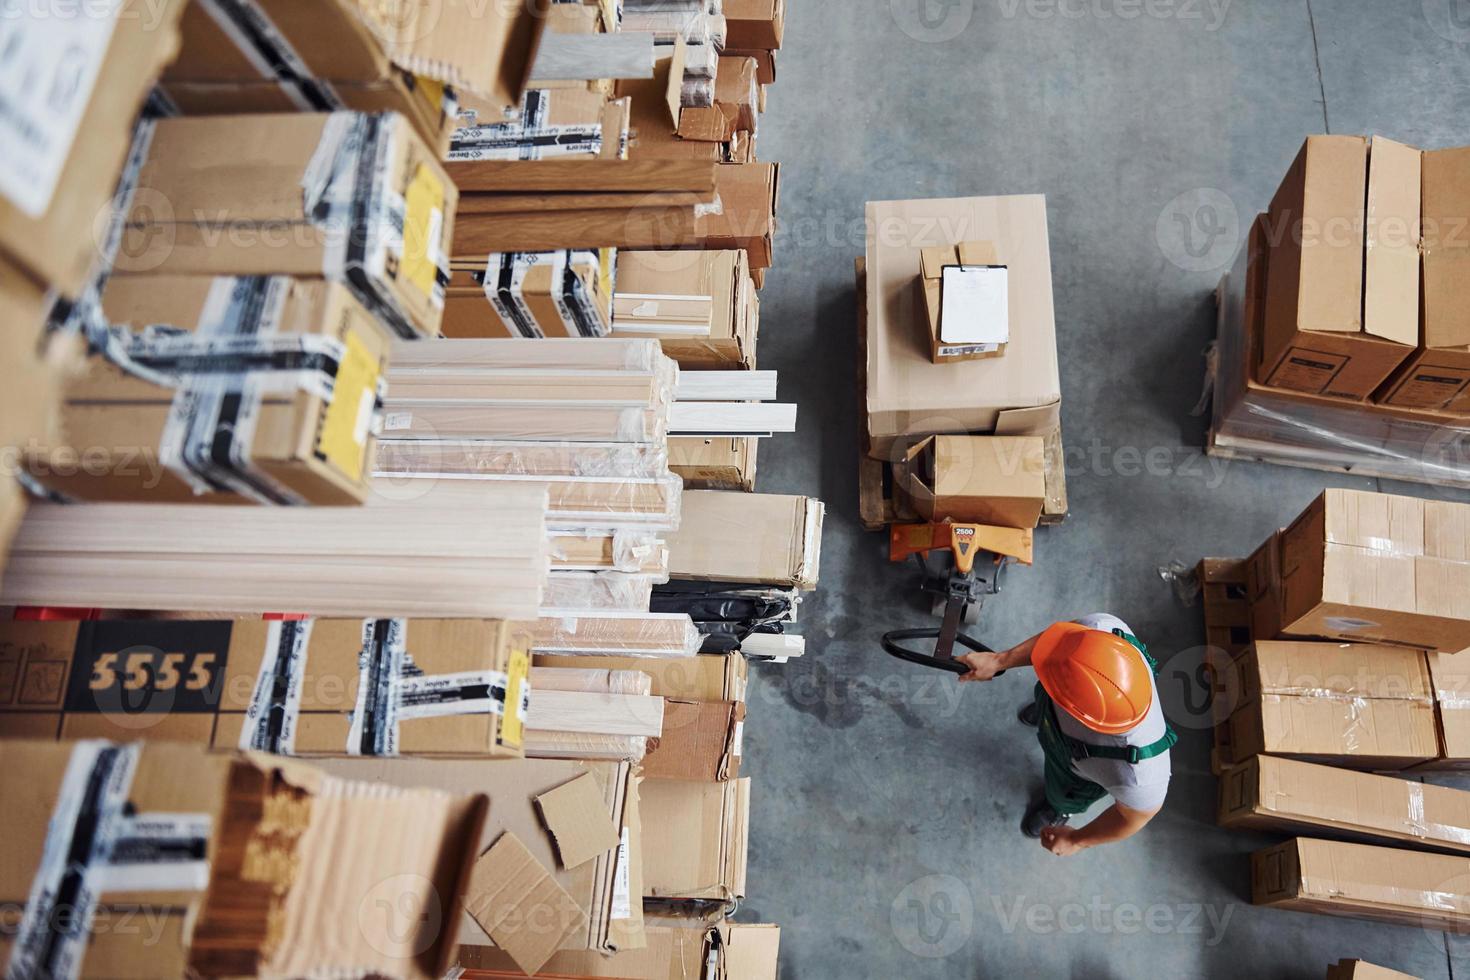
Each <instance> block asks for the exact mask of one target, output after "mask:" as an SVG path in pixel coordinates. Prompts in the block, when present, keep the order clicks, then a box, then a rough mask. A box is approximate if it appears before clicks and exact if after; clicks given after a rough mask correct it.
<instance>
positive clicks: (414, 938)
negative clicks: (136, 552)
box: [0, 739, 485, 980]
mask: <svg viewBox="0 0 1470 980" xmlns="http://www.w3.org/2000/svg"><path fill="white" fill-rule="evenodd" d="M0 770H3V771H4V772H5V774H6V777H7V779H10V780H13V781H14V782H15V784H16V785H23V786H25V787H26V792H25V793H24V794H19V795H17V794H10V795H9V796H8V798H7V804H8V805H7V806H6V807H4V810H3V813H0V898H3V900H4V903H5V907H6V909H7V910H9V911H8V913H7V922H6V925H7V928H6V929H5V930H4V931H3V933H0V963H6V962H7V961H8V963H9V973H10V975H14V976H37V977H40V976H46V977H50V976H73V975H79V976H82V977H97V978H107V980H148V978H154V977H177V976H184V975H189V976H326V975H333V976H342V975H348V974H351V975H359V974H372V975H382V976H396V977H405V978H425V980H428V978H433V977H439V976H442V975H443V973H444V971H445V970H446V969H447V968H448V966H449V965H450V964H451V963H452V961H453V959H452V957H453V953H454V943H453V936H452V934H450V933H448V932H447V931H446V930H443V929H442V928H441V921H442V920H441V917H440V916H439V915H437V914H428V915H422V914H421V913H423V912H424V911H425V910H429V909H434V910H438V909H450V908H453V907H454V906H455V904H456V903H457V902H458V900H459V897H460V896H461V895H462V894H463V893H464V891H465V888H466V887H467V885H468V881H469V872H470V862H469V853H470V852H469V847H470V846H471V845H472V844H473V842H474V841H475V840H476V839H478V837H479V834H480V829H481V826H482V824H483V822H484V819H485V798H484V796H483V795H481V794H480V793H479V792H478V791H477V790H475V789H473V788H467V789H465V790H463V791H462V792H460V793H454V794H451V793H444V792H438V791H433V790H419V789H394V790H391V791H386V792H385V791H384V790H383V789H382V788H378V789H377V790H376V792H373V791H370V790H368V789H367V788H366V787H363V786H360V785H358V784H354V783H345V782H342V781H340V780H331V779H329V778H328V777H326V776H325V775H324V774H323V773H321V772H320V771H318V770H316V769H314V768H313V767H310V766H306V765H304V764H301V763H297V762H292V761H289V760H278V759H270V758H269V757H267V756H262V755H253V756H249V757H245V758H233V759H232V758H230V757H227V756H222V755H211V754H209V753H207V752H205V750H204V749H203V748H202V747H199V746H187V745H177V744H170V743H167V742H149V743H131V744H129V745H126V746H118V745H114V744H112V743H109V742H100V741H86V742H62V743H57V742H49V743H43V742H32V741H25V740H15V739H6V740H3V741H0ZM89 784H91V785H90V787H89ZM89 788H94V789H95V790H96V792H95V793H88V789H89ZM88 804H92V805H91V806H89V805H88ZM113 835H115V837H116V840H117V843H116V844H114V845H113V848H112V857H111V858H110V859H95V858H94V859H93V860H91V861H87V860H86V859H85V858H84V859H83V860H81V861H75V860H72V861H65V860H62V858H64V857H65V855H66V854H67V853H68V852H70V853H74V854H75V853H81V854H84V855H85V854H88V853H90V852H89V850H87V849H86V843H84V841H86V840H87V838H88V837H90V838H92V840H96V839H97V838H98V837H102V838H103V839H105V838H106V836H113ZM68 845H70V847H68ZM48 850H51V851H54V853H52V854H48V853H47V851H48ZM77 873H80V875H81V880H80V881H79V880H77V879H76V878H75V877H73V876H74V875H75V874H77ZM48 898H49V899H51V904H50V907H49V908H47V909H44V910H43V909H40V908H39V907H36V908H30V907H28V905H29V903H32V902H40V901H45V900H47V899H48ZM94 903H95V910H94V914H91V915H87V914H86V913H87V912H88V911H93V909H89V908H88V907H89V906H93V905H94ZM67 905H71V906H73V907H71V908H67V907H66V906H67ZM22 912H24V913H25V916H26V917H22ZM70 914H80V915H84V916H85V917H84V918H83V919H82V921H84V922H88V923H90V935H88V934H86V933H83V934H82V935H81V936H80V937H78V939H77V940H75V941H73V940H70V939H68V938H66V937H65V936H64V935H62V934H60V933H59V931H58V932H57V933H48V931H47V929H46V925H45V923H46V922H48V921H51V920H50V918H49V916H51V915H62V916H67V915H70ZM30 916H35V917H36V918H32V917H30ZM17 920H19V921H17ZM17 927H18V929H19V932H20V935H17ZM32 927H35V928H36V932H35V934H34V935H28V934H27V933H28V932H29V930H30V929H31V928H32ZM32 956H36V957H38V958H39V959H40V960H41V961H40V962H38V961H37V959H32V958H31V957H32Z"/></svg>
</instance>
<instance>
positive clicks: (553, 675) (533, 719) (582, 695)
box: [526, 666, 662, 762]
mask: <svg viewBox="0 0 1470 980" xmlns="http://www.w3.org/2000/svg"><path fill="white" fill-rule="evenodd" d="M531 683H532V685H533V686H534V688H535V690H536V698H535V699H534V700H533V701H532V705H531V711H530V715H529V717H528V718H527V719H526V726H527V727H526V757H527V758H528V759H589V760H611V761H626V762H639V761H641V760H642V759H643V756H644V755H645V754H646V753H647V751H648V740H649V738H650V737H653V736H649V735H647V734H641V733H640V732H633V733H632V734H625V733H624V732H625V731H626V724H625V723H626V722H627V721H628V720H629V719H632V718H640V717H652V715H653V712H654V709H653V708H652V707H651V706H649V707H644V706H643V704H642V703H641V699H645V698H646V699H649V700H660V701H661V699H659V698H652V697H650V696H651V695H652V693H653V679H652V678H651V677H650V676H649V675H648V674H646V673H643V672H641V671H637V670H598V669H595V668H590V667H554V666H553V667H533V668H532V670H531ZM548 692H557V693H558V694H562V695H572V697H570V698H567V697H563V698H561V700H560V702H558V700H557V699H556V698H551V699H548V698H547V697H546V695H547V693H548ZM614 696H616V697H617V698H618V699H619V700H614V699H613V698H614ZM629 698H632V699H634V700H633V702H632V703H628V702H627V701H626V700H625V699H629ZM568 709H570V710H571V711H572V712H574V714H568V713H567V712H568ZM657 711H658V716H659V720H660V725H659V732H658V734H662V707H661V706H660V707H659V708H658V709H657ZM563 719H569V720H563ZM615 729H619V730H615Z"/></svg>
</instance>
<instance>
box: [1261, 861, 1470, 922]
mask: <svg viewBox="0 0 1470 980" xmlns="http://www.w3.org/2000/svg"><path fill="white" fill-rule="evenodd" d="M1251 900H1252V901H1253V902H1254V903H1255V904H1256V905H1270V906H1273V907H1275V908H1283V909H1295V910H1297V911H1299V912H1319V913H1322V914H1324V915H1345V916H1351V917H1353V918H1358V919H1372V920H1374V921H1377V922H1391V923H1395V924H1398V925H1406V926H1417V927H1419V928H1421V929H1443V930H1445V931H1447V932H1463V931H1464V929H1465V927H1466V925H1467V923H1470V858H1466V857H1461V856H1458V855H1448V854H1424V853H1419V852H1416V851H1404V850H1399V849H1397V848H1392V847H1372V846H1369V845H1366V844H1344V843H1340V842H1337V841H1324V840H1314V839H1312V838H1307V837H1298V838H1296V839H1295V840H1289V841H1287V842H1286V843H1284V844H1278V845H1276V846H1275V847H1268V848H1265V849H1264V850H1260V851H1257V852H1256V853H1254V854H1253V855H1251Z"/></svg>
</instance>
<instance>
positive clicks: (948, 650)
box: [883, 524, 1032, 674]
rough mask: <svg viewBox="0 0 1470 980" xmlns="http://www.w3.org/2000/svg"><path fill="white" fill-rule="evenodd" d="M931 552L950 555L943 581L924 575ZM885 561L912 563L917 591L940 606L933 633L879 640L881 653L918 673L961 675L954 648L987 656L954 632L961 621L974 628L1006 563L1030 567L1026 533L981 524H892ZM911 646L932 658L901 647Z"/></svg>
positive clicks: (995, 590)
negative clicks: (927, 647) (926, 647)
mask: <svg viewBox="0 0 1470 980" xmlns="http://www.w3.org/2000/svg"><path fill="white" fill-rule="evenodd" d="M932 551H949V552H952V553H953V555H954V566H953V568H952V569H951V570H950V571H949V573H948V574H947V575H936V574H935V573H934V572H933V571H932V570H931V569H930V567H929V562H928V558H929V553H930V552H932ZM888 557H889V559H890V560H891V561H895V562H898V561H905V560H907V559H908V558H910V557H912V558H914V559H915V560H916V561H917V562H918V564H919V567H920V568H922V569H923V570H924V582H923V585H922V588H923V590H924V591H925V592H926V593H929V594H932V595H935V596H937V597H938V598H939V600H940V601H942V602H943V603H944V618H943V621H942V623H941V625H940V627H939V628H938V629H915V630H894V631H892V632H890V633H886V634H884V636H883V649H884V651H885V652H886V653H888V654H889V656H892V657H897V658H898V659H899V660H903V661H906V662H907V663H911V664H916V665H918V666H921V667H933V668H935V669H938V670H946V671H949V672H950V673H953V674H965V673H968V672H969V668H967V667H966V666H965V665H964V664H962V663H960V662H959V661H958V660H956V659H955V657H954V649H955V644H956V643H958V644H959V645H961V646H963V647H966V648H967V649H969V650H972V651H974V652H976V653H989V652H991V651H990V648H989V647H988V646H986V645H985V644H983V643H981V642H980V641H979V640H976V639H975V638H974V637H971V636H968V635H966V634H964V633H962V632H960V626H961V624H962V623H964V622H966V621H969V622H975V621H976V620H977V619H978V618H979V611H980V609H981V607H982V606H983V605H984V603H985V599H986V597H987V596H991V595H995V594H996V593H998V592H999V591H1000V577H1001V573H1002V572H1003V571H1004V570H1005V566H1006V564H1007V563H1009V562H1011V561H1019V562H1021V563H1022V564H1026V565H1029V564H1031V560H1032V532H1031V531H1030V530H1029V529H1020V528H1009V527H992V526H990V525H987V524H896V525H894V526H893V528H892V529H891V530H890V532H889V551H888ZM912 640H933V641H934V647H933V652H932V653H925V652H923V651H920V650H915V649H913V648H912V647H909V646H907V645H906V644H907V643H908V642H910V641H912Z"/></svg>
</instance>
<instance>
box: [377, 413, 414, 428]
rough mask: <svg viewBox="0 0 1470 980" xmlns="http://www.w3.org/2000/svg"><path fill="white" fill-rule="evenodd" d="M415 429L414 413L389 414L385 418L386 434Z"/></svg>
mask: <svg viewBox="0 0 1470 980" xmlns="http://www.w3.org/2000/svg"><path fill="white" fill-rule="evenodd" d="M412 428H413V413H412V412H389V413H388V414H387V415H386V416H385V417H384V418H383V431H384V432H398V431H399V430H401V429H412Z"/></svg>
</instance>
